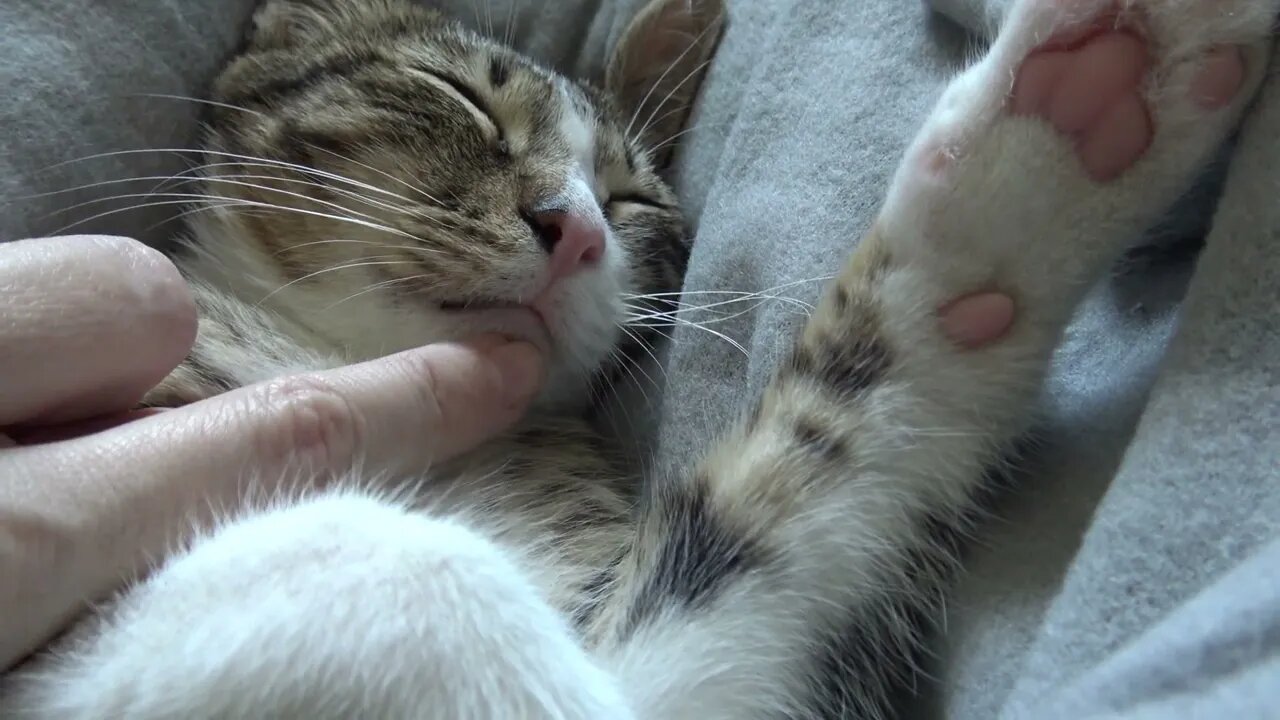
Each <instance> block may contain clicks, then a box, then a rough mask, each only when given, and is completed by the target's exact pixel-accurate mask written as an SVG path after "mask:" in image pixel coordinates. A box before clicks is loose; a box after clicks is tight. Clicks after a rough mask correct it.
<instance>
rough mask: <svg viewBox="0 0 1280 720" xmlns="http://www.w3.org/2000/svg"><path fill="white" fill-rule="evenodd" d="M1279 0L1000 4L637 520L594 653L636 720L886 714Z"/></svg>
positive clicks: (1202, 156)
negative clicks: (996, 497) (739, 415)
mask: <svg viewBox="0 0 1280 720" xmlns="http://www.w3.org/2000/svg"><path fill="white" fill-rule="evenodd" d="M1277 7H1278V4H1277V2H1275V0H1267V1H1266V2H1258V1H1252V0H1251V1H1234V2H1227V1H1224V0H1166V1H1157V0H1152V1H1149V2H1142V1H1130V2H1125V3H1123V4H1115V3H1114V2H1112V1H1111V0H1107V1H1099V0H1028V1H1025V2H1020V3H1019V4H1018V5H1016V6H1015V7H1014V8H1013V9H1012V11H1011V15H1010V16H1009V18H1008V20H1007V22H1006V24H1005V26H1004V28H1003V30H1002V32H1001V33H1000V35H999V36H998V37H997V39H996V40H995V42H994V43H993V46H992V47H991V49H990V51H989V54H988V55H987V56H986V57H985V58H984V59H983V60H981V61H980V62H978V63H977V64H976V65H975V66H973V67H972V68H971V69H969V70H968V71H967V72H965V73H964V74H963V75H961V76H960V77H959V78H957V79H956V80H955V81H954V82H953V83H952V84H951V86H950V87H949V88H948V89H947V90H946V92H945V93H944V95H943V97H942V98H941V100H940V102H939V104H938V106H937V108H936V109H935V110H934V112H933V113H932V114H931V116H930V117H929V118H928V120H927V121H926V123H925V125H924V127H923V129H922V130H921V132H920V133H919V135H918V138H917V139H916V140H915V142H914V143H913V144H912V146H911V148H910V150H909V152H908V153H907V156H906V158H905V159H904V161H903V164H902V165H901V167H900V169H899V171H898V172H897V174H896V176H895V178H894V180H893V183H892V186H891V188H890V190H889V193H888V197H887V199H886V201H885V204H884V206H883V208H882V211H881V213H880V215H879V217H878V219H877V221H876V223H875V225H874V227H873V229H872V230H871V231H870V233H869V234H868V235H867V236H866V237H865V238H864V239H863V241H862V243H861V244H860V246H859V247H858V248H857V251H856V252H855V253H854V254H853V256H852V258H851V260H850V261H849V262H848V264H847V266H846V267H845V268H844V270H843V272H842V273H841V274H840V275H839V277H838V279H837V280H836V281H835V283H834V284H833V285H832V286H831V287H830V288H829V289H828V290H827V292H826V294H825V296H824V298H823V299H822V301H821V303H820V305H819V306H818V308H817V310H816V312H815V313H814V314H813V316H812V319H811V320H810V321H809V323H808V325H807V327H806V328H805V330H804V333H803V337H802V338H801V339H800V341H799V342H798V344H797V346H796V348H795V350H794V353H793V354H792V356H791V358H790V360H789V361H787V362H785V363H784V364H783V365H782V367H781V368H780V369H779V370H778V372H777V375H776V376H775V378H774V379H773V380H772V382H771V384H770V385H769V386H768V388H767V390H766V391H765V393H764V396H763V398H762V400H761V402H760V404H759V407H758V408H757V409H756V410H755V412H754V413H753V414H751V415H750V416H749V417H748V419H747V420H746V421H744V422H743V424H742V425H741V426H740V427H739V428H738V429H737V430H736V431H735V432H734V433H733V434H731V435H730V436H729V437H728V438H727V439H726V440H724V441H723V442H722V443H720V444H719V445H718V446H717V447H716V448H715V449H714V450H713V451H712V452H711V453H710V454H709V455H708V456H707V458H706V460H705V461H704V462H703V463H702V465H701V466H700V467H699V468H698V469H697V470H696V471H695V472H693V473H692V474H691V475H689V476H688V477H687V478H686V479H685V480H684V482H682V483H675V484H673V485H671V486H667V487H664V488H661V489H660V490H659V491H658V494H657V496H656V497H655V499H654V500H653V502H652V503H651V506H652V508H653V509H652V510H651V511H650V512H649V513H648V515H647V517H646V521H645V524H644V525H643V526H642V528H641V536H640V541H639V544H638V545H637V546H636V548H635V549H634V550H633V552H632V553H631V554H630V555H629V556H628V557H627V558H626V560H625V561H624V563H623V564H622V566H621V570H620V574H621V577H620V580H619V582H620V583H621V584H622V586H623V588H624V591H623V593H622V594H623V595H626V596H628V597H629V600H628V601H627V602H624V603H618V604H617V606H616V607H614V608H611V609H612V610H613V611H615V612H617V613H618V614H617V615H616V616H615V617H613V618H611V619H606V620H607V622H606V626H607V628H608V630H607V632H606V633H605V635H604V640H603V645H604V647H605V650H606V652H605V653H604V654H605V656H606V658H608V662H607V665H608V666H609V667H610V668H611V669H612V670H614V671H615V672H616V673H618V674H619V675H621V676H622V677H624V678H625V681H624V683H623V687H625V688H628V689H629V691H630V692H632V693H634V694H635V695H636V696H637V697H636V706H637V707H642V708H644V709H645V715H646V716H648V717H664V718H665V717H673V718H674V717H681V718H683V717H688V718H693V717H698V718H703V717H723V718H744V717H763V716H774V715H781V716H790V717H871V718H874V717H882V716H883V715H884V714H885V713H887V712H888V709H889V702H890V697H891V694H892V692H893V689H894V686H895V681H897V680H900V679H902V677H903V675H902V674H900V673H898V672H897V671H898V670H901V669H902V667H903V665H902V661H903V660H904V659H905V656H906V655H907V654H908V653H909V652H911V649H912V647H913V646H914V644H915V640H916V633H917V632H918V629H919V625H918V622H917V621H919V620H920V619H921V618H922V617H926V616H928V615H929V613H930V612H931V611H932V609H933V608H935V607H936V605H935V603H936V601H937V599H938V597H939V595H940V594H941V592H943V587H944V586H943V583H944V581H945V578H946V576H947V574H948V571H949V570H950V569H951V566H952V564H953V557H952V555H951V553H950V549H951V547H952V546H951V545H950V544H949V543H947V542H942V541H940V538H945V537H947V536H948V535H949V533H950V532H951V531H954V530H956V529H957V528H959V527H961V526H962V525H963V522H964V519H965V517H966V513H967V512H968V511H969V510H970V509H971V507H972V504H973V502H974V499H975V497H976V495H977V494H978V493H979V492H980V490H981V487H982V478H983V477H984V471H985V470H986V469H988V468H989V466H990V465H992V464H993V463H996V462H998V461H999V460H1000V458H1001V457H1002V454H1003V451H1004V450H1005V449H1006V448H1007V447H1008V445H1009V444H1010V443H1011V441H1012V440H1013V439H1015V438H1016V437H1017V436H1018V435H1019V434H1020V433H1021V432H1023V431H1024V430H1025V428H1026V427H1027V425H1028V422H1029V419H1030V416H1031V414H1032V412H1033V407H1034V402H1035V400H1036V398H1037V395H1038V392H1039V389H1040V386H1041V383H1042V381H1043V378H1044V376H1045V372H1046V368H1047V365H1048V360H1049V357H1050V354H1051V352H1052V350H1053V348H1054V346H1055V344H1056V343H1057V342H1058V340H1059V338H1060V336H1061V334H1062V332H1063V329H1064V326H1065V324H1066V323H1067V321H1068V319H1069V318H1070V317H1071V315H1072V314H1073V311H1074V309H1075V308H1076V305H1077V303H1078V302H1079V300H1080V299H1081V297H1082V295H1083V293H1084V291H1085V289H1086V288H1087V287H1088V286H1089V285H1090V284H1091V283H1092V282H1094V281H1095V280H1097V279H1098V278H1099V277H1100V276H1101V275H1102V274H1103V272H1104V271H1105V269H1106V267H1107V266H1108V264H1109V263H1110V262H1112V261H1113V260H1114V259H1115V258H1116V257H1117V256H1118V255H1119V254H1120V253H1122V251H1123V250H1124V249H1125V248H1126V244H1127V243H1129V242H1132V241H1133V240H1134V239H1136V238H1138V237H1139V235H1140V233H1141V231H1142V230H1143V229H1144V228H1145V227H1146V226H1148V224H1150V223H1151V222H1153V221H1154V220H1155V219H1156V218H1157V217H1158V216H1159V215H1160V214H1161V213H1162V212H1163V211H1164V210H1165V209H1166V208H1167V206H1168V205H1169V204H1171V203H1172V202H1173V201H1174V200H1175V199H1176V198H1177V197H1178V196H1179V194H1180V192H1181V191H1183V190H1184V189H1185V187H1186V186H1187V185H1188V183H1189V182H1190V181H1191V180H1192V178H1193V177H1194V176H1195V174H1196V173H1197V171H1198V170H1199V169H1200V168H1201V166H1202V165H1203V163H1205V162H1206V160H1207V159H1208V158H1209V157H1210V156H1211V154H1212V153H1213V151H1214V150H1215V149H1216V148H1217V147H1218V146H1219V144H1220V143H1221V142H1223V141H1224V139H1225V138H1226V137H1227V135H1228V134H1229V133H1230V132H1231V131H1232V129H1233V128H1234V127H1235V125H1236V123H1237V121H1238V119H1239V117H1240V115H1241V112H1242V109H1243V108H1244V107H1245V105H1246V104H1247V102H1248V101H1249V99H1250V98H1251V96H1252V95H1253V94H1254V92H1255V90H1256V88H1257V86H1258V84H1259V82H1260V79H1261V76H1262V74H1263V71H1264V68H1265V67H1266V58H1267V55H1268V53H1269V40H1268V33H1269V30H1270V27H1271V24H1272V18H1274V17H1275V15H1276V10H1277ZM677 619H678V621H677ZM815 648H820V649H822V650H820V651H819V652H816V653H815V652H814V649H815Z"/></svg>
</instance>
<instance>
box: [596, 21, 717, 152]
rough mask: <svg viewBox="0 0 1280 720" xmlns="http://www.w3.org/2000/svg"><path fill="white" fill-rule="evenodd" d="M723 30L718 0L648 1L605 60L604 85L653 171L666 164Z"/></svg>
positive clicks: (691, 107) (686, 119)
mask: <svg viewBox="0 0 1280 720" xmlns="http://www.w3.org/2000/svg"><path fill="white" fill-rule="evenodd" d="M723 26H724V4H723V0H651V1H650V2H649V4H648V5H646V6H645V7H644V9H642V10H641V11H640V14H638V15H636V17H635V19H634V20H632V21H631V24H630V25H628V26H627V29H626V30H625V31H624V32H623V34H622V38H621V39H620V40H619V41H618V46H617V48H616V49H615V50H614V52H613V56H612V57H611V58H610V60H609V65H608V69H607V71H606V74H605V86H606V87H607V88H608V90H609V92H610V93H612V94H613V96H614V98H615V99H616V100H617V102H618V103H619V105H620V107H621V109H622V111H623V114H624V118H625V119H626V120H627V121H628V122H629V123H630V128H629V129H628V132H630V133H633V134H639V135H640V136H641V141H642V142H643V143H644V144H645V145H647V146H648V147H650V148H653V151H654V160H655V161H656V162H657V164H658V166H659V167H665V166H666V165H667V163H668V162H669V161H670V159H671V153H672V149H673V147H674V144H673V143H674V138H675V136H676V134H677V133H679V132H681V130H682V129H683V127H684V124H685V123H686V122H687V121H688V118H689V114H690V112H691V111H692V109H693V102H694V99H695V98H696V97H697V95H698V88H699V87H700V86H701V85H702V78H703V76H704V75H705V74H706V72H707V67H708V66H709V65H710V63H711V56H712V54H713V53H714V52H715V48H716V43H717V42H718V41H719V39H720V31H721V29H722V28H723Z"/></svg>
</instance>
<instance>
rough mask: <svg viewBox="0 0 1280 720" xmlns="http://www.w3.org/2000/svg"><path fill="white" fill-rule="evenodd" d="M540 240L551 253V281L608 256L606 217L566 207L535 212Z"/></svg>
mask: <svg viewBox="0 0 1280 720" xmlns="http://www.w3.org/2000/svg"><path fill="white" fill-rule="evenodd" d="M533 224H534V225H535V226H536V227H537V229H538V241H539V242H540V243H542V247H544V248H546V250H547V252H549V253H551V264H550V268H551V273H550V274H551V282H552V283H555V282H558V281H560V280H563V279H564V278H567V277H569V276H571V275H574V274H575V273H577V272H579V271H581V270H585V269H587V268H589V267H592V266H594V265H596V264H598V263H599V262H600V258H602V257H604V246H605V232H606V227H605V223H604V218H603V217H600V215H599V214H598V213H597V214H596V215H594V216H592V215H587V214H585V213H578V212H571V211H569V212H566V211H564V210H544V211H542V212H538V213H534V215H533Z"/></svg>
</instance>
